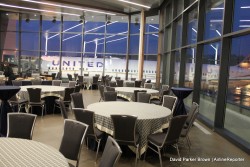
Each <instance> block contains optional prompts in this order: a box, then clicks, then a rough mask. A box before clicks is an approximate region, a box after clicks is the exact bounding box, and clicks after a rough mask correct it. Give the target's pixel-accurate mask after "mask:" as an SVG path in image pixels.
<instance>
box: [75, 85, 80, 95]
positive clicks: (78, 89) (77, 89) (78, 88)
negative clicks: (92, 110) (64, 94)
mask: <svg viewBox="0 0 250 167" xmlns="http://www.w3.org/2000/svg"><path fill="white" fill-rule="evenodd" d="M80 91H81V86H80V85H76V86H75V89H74V92H75V93H76V92H80Z"/></svg>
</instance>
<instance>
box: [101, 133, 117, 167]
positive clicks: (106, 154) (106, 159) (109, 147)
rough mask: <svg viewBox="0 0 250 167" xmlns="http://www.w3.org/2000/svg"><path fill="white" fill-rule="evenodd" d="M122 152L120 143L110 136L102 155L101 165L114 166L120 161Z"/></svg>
mask: <svg viewBox="0 0 250 167" xmlns="http://www.w3.org/2000/svg"><path fill="white" fill-rule="evenodd" d="M121 154H122V150H121V148H120V146H119V145H118V143H117V142H116V141H115V140H114V139H113V138H112V137H111V136H109V137H108V139H107V141H106V144H105V148H104V151H103V153H102V157H101V160H100V163H99V167H114V166H115V165H116V163H117V162H118V161H119V159H120V157H121Z"/></svg>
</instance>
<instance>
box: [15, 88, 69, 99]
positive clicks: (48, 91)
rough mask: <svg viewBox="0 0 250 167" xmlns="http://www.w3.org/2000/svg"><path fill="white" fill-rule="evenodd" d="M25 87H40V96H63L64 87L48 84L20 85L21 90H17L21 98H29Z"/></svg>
mask: <svg viewBox="0 0 250 167" xmlns="http://www.w3.org/2000/svg"><path fill="white" fill-rule="evenodd" d="M27 88H40V89H42V90H41V97H42V98H43V97H46V96H56V97H60V98H61V97H63V96H64V90H65V87H61V86H50V85H49V86H48V85H28V86H21V90H20V91H19V92H18V95H19V97H20V98H21V99H27V100H28V99H29V95H28V91H27Z"/></svg>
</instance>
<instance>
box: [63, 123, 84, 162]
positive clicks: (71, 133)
mask: <svg viewBox="0 0 250 167" xmlns="http://www.w3.org/2000/svg"><path fill="white" fill-rule="evenodd" d="M87 130H88V125H86V124H84V123H82V122H79V121H75V120H70V119H65V120H64V132H63V137H62V141H61V145H60V148H59V151H60V152H61V153H62V154H63V155H64V156H65V157H66V158H68V159H71V160H75V161H77V163H76V166H78V163H79V158H80V154H81V149H82V143H83V140H84V137H85V135H86V132H87Z"/></svg>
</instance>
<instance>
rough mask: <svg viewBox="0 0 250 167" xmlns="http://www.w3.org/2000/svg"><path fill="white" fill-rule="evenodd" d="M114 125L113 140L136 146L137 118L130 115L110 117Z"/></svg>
mask: <svg viewBox="0 0 250 167" xmlns="http://www.w3.org/2000/svg"><path fill="white" fill-rule="evenodd" d="M111 119H112V121H113V125H114V133H113V136H114V139H115V140H116V141H117V142H118V143H121V144H130V145H134V146H135V145H136V143H135V142H136V139H135V137H136V123H137V117H135V116H131V115H111Z"/></svg>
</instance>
